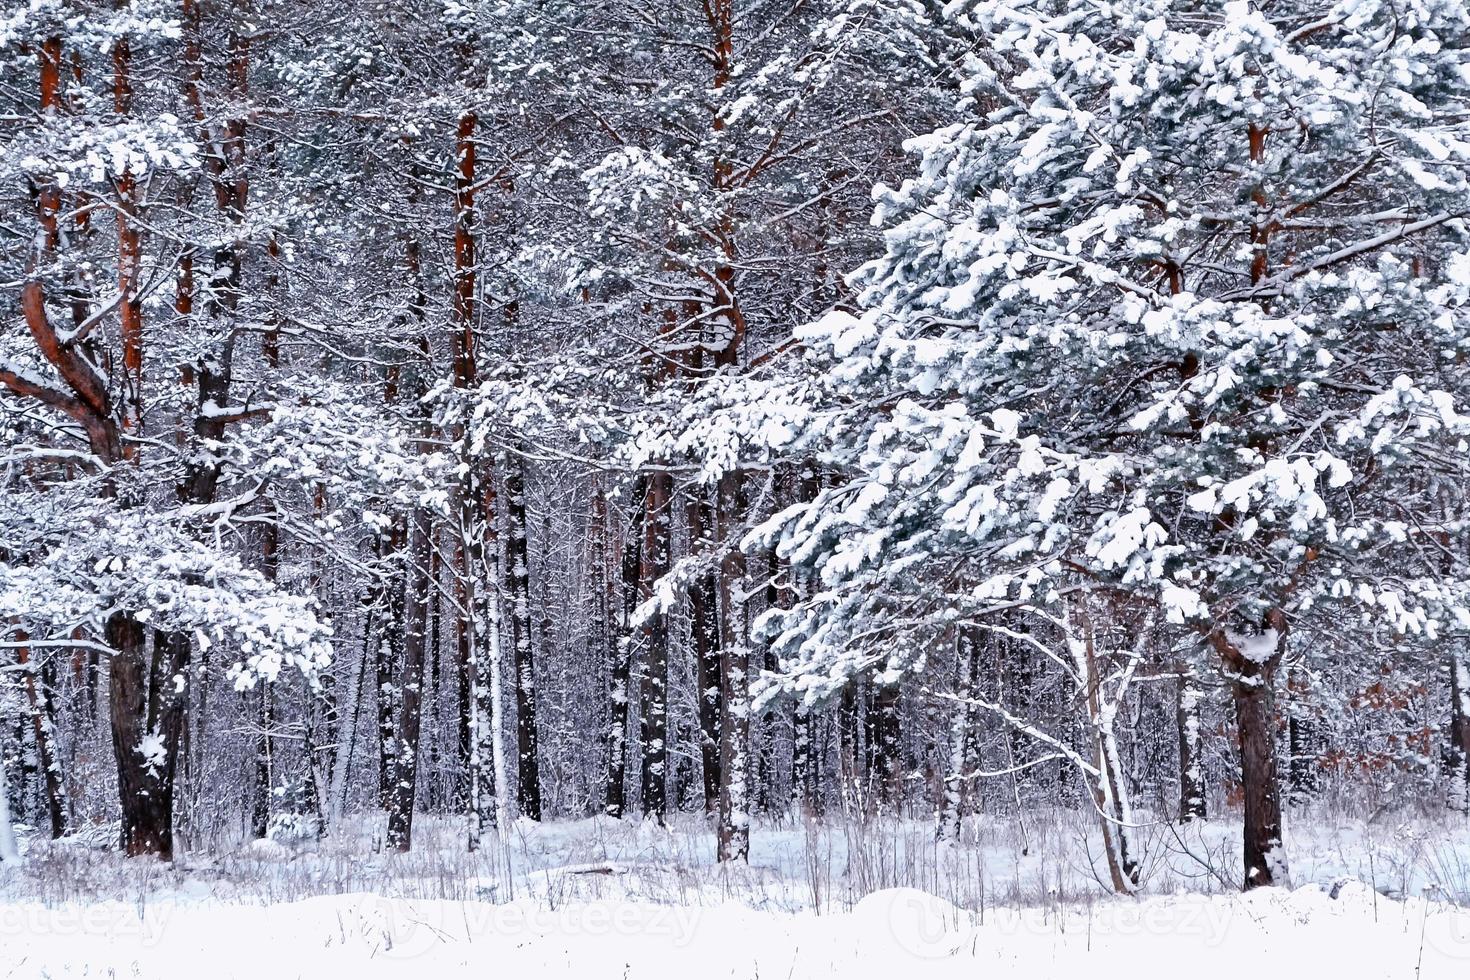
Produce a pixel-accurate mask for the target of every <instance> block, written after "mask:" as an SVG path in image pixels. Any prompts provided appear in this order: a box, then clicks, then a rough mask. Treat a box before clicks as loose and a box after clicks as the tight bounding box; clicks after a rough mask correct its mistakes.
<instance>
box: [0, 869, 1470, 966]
mask: <svg viewBox="0 0 1470 980" xmlns="http://www.w3.org/2000/svg"><path fill="white" fill-rule="evenodd" d="M0 931H3V945H0V976H6V977H97V976H103V977H109V976H117V977H142V978H155V977H156V978H180V980H196V978H199V977H261V978H271V980H277V978H282V977H309V978H329V977H341V976H354V977H380V976H381V977H406V976H433V977H460V976H464V977H471V976H474V977H484V976H488V975H499V976H513V977H552V976H555V977H561V976H566V977H576V978H583V980H595V978H601V977H610V978H621V977H636V978H644V977H646V978H663V977H669V978H678V980H690V978H696V977H701V978H702V977H750V978H757V977H776V978H780V977H829V976H841V977H887V978H900V980H908V978H911V977H916V976H924V977H930V976H933V977H1017V978H1041V977H1068V978H1076V977H1082V976H1103V977H1113V976H1128V977H1190V978H1197V977H1232V978H1235V977H1241V976H1259V977H1272V976H1280V975H1292V976H1296V975H1302V976H1336V977H1351V978H1368V977H1422V978H1440V977H1443V978H1446V980H1449V978H1456V980H1460V978H1463V977H1465V976H1466V975H1467V974H1470V912H1467V911H1466V910H1464V909H1457V908H1454V907H1451V906H1446V905H1435V904H1432V903H1426V902H1424V901H1422V900H1417V899H1412V900H1409V901H1405V902H1400V901H1396V900H1391V899H1384V898H1377V899H1375V897H1374V896H1373V894H1372V893H1371V892H1370V891H1369V890H1368V889H1366V888H1364V887H1352V886H1350V887H1345V888H1342V889H1340V890H1339V893H1338V897H1337V898H1335V899H1334V898H1332V897H1331V896H1330V894H1329V893H1328V892H1327V891H1325V890H1323V889H1322V888H1320V887H1318V886H1315V885H1310V886H1304V887H1301V888H1299V889H1297V890H1295V891H1284V890H1276V889H1267V890H1260V891H1257V892H1255V893H1252V894H1250V895H1246V896H1175V897H1167V898H1152V899H1146V900H1143V901H1141V902H1135V901H1117V900H1108V901H1104V902H1098V903H1094V904H1089V905H1080V906H1079V905H1068V906H1059V907H1055V908H1040V909H1030V910H1015V909H990V910H988V911H987V912H986V914H985V915H984V916H981V915H979V914H977V913H972V912H967V911H962V910H960V909H957V908H955V907H954V906H952V905H950V904H948V903H946V902H943V901H941V900H938V899H935V898H933V897H931V896H928V895H926V894H924V893H922V892H918V891H912V890H907V889H892V890H884V891H880V892H876V893H874V894H872V895H870V896H868V897H867V898H865V899H863V900H862V901H860V902H858V903H857V905H856V906H855V907H854V908H853V909H852V910H851V911H848V912H838V913H832V914H827V915H816V914H814V913H812V912H797V913H786V912H776V911H770V910H757V909H753V908H750V907H749V906H746V905H742V904H739V903H734V902H732V903H726V904H723V905H718V906H709V907H700V906H679V905H673V906H670V905H652V904H647V903H633V902H619V901H601V902H580V901H579V902H571V903H568V904H565V905H560V906H556V907H550V906H547V905H546V904H544V903H542V902H539V901H537V900H534V899H530V898H526V899H520V900H518V901H515V902H511V903H505V904H500V905H495V904H491V903H487V902H452V901H443V900H429V899H425V900H411V899H392V900H390V899H385V898H381V897H377V896H372V895H341V896H330V897H320V898H311V899H305V900H301V901H296V902H285V903H281V904H273V905H254V906H249V905H233V904H220V903H215V902H204V903H187V902H186V903H179V902H175V901H164V902H159V903H153V904H149V905H147V906H146V907H140V906H139V905H136V904H129V903H117V902H106V903H98V904H91V905H82V906H66V907H61V908H48V907H46V906H42V905H37V904H34V903H19V904H13V905H7V906H4V907H0Z"/></svg>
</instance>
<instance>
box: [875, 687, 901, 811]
mask: <svg viewBox="0 0 1470 980" xmlns="http://www.w3.org/2000/svg"><path fill="white" fill-rule="evenodd" d="M867 726H868V752H869V765H868V779H869V780H870V781H871V782H872V786H871V787H870V792H871V793H872V799H873V801H874V802H875V803H876V804H878V805H879V806H881V807H882V808H884V809H888V808H893V807H897V806H899V805H900V804H902V803H903V792H902V790H903V783H902V778H903V774H902V772H901V767H900V764H899V763H900V760H899V720H898V685H897V684H885V685H881V686H879V685H875V686H874V687H873V690H872V695H871V697H870V698H869V699H868V716H867Z"/></svg>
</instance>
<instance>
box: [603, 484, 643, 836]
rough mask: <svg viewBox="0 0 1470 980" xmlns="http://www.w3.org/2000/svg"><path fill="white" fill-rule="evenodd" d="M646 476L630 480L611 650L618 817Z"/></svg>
mask: <svg viewBox="0 0 1470 980" xmlns="http://www.w3.org/2000/svg"><path fill="white" fill-rule="evenodd" d="M647 493H648V478H647V477H646V476H644V475H642V474H640V475H639V476H638V478H637V480H636V481H634V484H633V494H632V500H633V507H632V510H631V522H630V524H629V526H628V533H627V535H626V536H625V537H624V539H623V555H622V560H621V563H620V570H621V575H620V578H621V591H622V598H623V608H622V617H621V620H620V622H619V624H618V637H617V643H616V645H615V647H614V650H613V659H612V665H611V670H610V671H609V681H608V701H609V711H608V731H607V794H606V797H607V803H606V806H605V807H604V809H605V812H606V813H607V815H608V816H610V817H614V818H621V817H622V816H623V810H624V803H625V795H624V794H625V789H624V785H623V783H624V776H625V773H626V772H627V740H628V701H629V695H630V694H631V691H630V690H629V681H630V680H631V674H632V667H633V628H632V622H633V610H634V609H635V608H637V606H638V583H639V580H640V579H641V577H642V570H643V517H644V513H643V512H644V506H643V501H644V498H645V497H646V495H647Z"/></svg>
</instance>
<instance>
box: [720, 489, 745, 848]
mask: <svg viewBox="0 0 1470 980" xmlns="http://www.w3.org/2000/svg"><path fill="white" fill-rule="evenodd" d="M741 482H742V480H741V475H740V472H739V471H738V470H732V471H730V472H728V473H726V474H725V475H724V476H723V477H721V478H720V481H719V488H718V496H717V500H716V507H715V520H716V525H717V527H716V532H717V534H718V537H719V540H720V546H721V547H722V548H723V549H724V552H723V555H722V556H721V559H720V709H721V710H720V808H719V810H720V812H719V822H718V827H717V837H718V844H719V846H718V857H719V860H720V861H746V860H748V859H749V857H750V797H749V785H748V769H749V754H750V678H749V669H750V648H749V645H748V643H747V636H746V622H745V603H746V592H747V590H748V588H749V583H748V582H747V581H746V567H745V554H744V552H742V551H741V550H740V545H739V534H738V532H739V528H740V524H741V511H742V510H743V507H742V503H743V502H742V500H741V496H742V494H741Z"/></svg>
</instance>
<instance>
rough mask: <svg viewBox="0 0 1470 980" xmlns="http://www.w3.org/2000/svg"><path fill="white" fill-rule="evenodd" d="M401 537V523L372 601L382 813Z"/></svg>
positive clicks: (392, 725)
mask: <svg viewBox="0 0 1470 980" xmlns="http://www.w3.org/2000/svg"><path fill="white" fill-rule="evenodd" d="M404 533H405V532H404V527H403V522H402V521H398V522H397V523H396V524H395V525H394V528H393V534H392V537H391V538H390V539H389V541H388V542H387V544H386V546H385V547H386V550H387V552H388V556H389V557H390V561H389V562H388V564H389V566H390V568H391V570H390V571H389V573H388V575H389V578H388V581H387V582H386V583H384V584H383V585H380V586H377V587H375V591H376V593H377V595H376V600H375V601H376V604H377V605H378V606H379V607H380V608H381V610H382V612H381V614H380V615H379V617H378V622H379V624H380V625H379V630H378V636H377V638H376V644H375V648H374V651H373V671H374V676H375V679H376V682H377V683H376V688H377V691H376V693H377V706H378V805H379V806H381V807H382V808H383V809H384V810H387V809H390V808H391V807H392V805H393V779H394V776H393V766H394V763H395V760H396V759H397V757H398V745H397V734H396V722H395V720H394V719H395V716H396V715H397V713H398V696H399V690H398V687H397V684H396V682H395V681H396V677H395V675H396V673H397V671H398V665H399V663H400V662H401V661H402V659H403V657H402V650H403V641H404V635H403V601H404V575H403V569H402V567H401V562H402V560H403V547H402V544H403V538H404Z"/></svg>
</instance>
